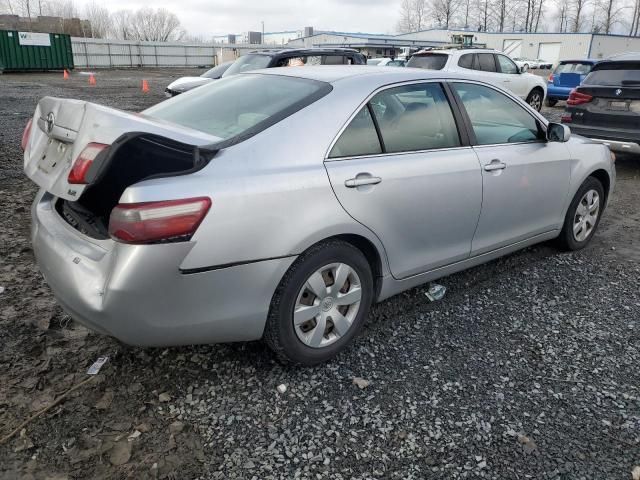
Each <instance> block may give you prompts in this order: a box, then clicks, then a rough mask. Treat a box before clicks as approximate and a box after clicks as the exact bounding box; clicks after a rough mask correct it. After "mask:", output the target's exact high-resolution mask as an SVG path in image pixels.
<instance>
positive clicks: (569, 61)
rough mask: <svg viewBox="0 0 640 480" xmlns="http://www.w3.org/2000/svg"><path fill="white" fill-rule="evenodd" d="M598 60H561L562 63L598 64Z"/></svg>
mask: <svg viewBox="0 0 640 480" xmlns="http://www.w3.org/2000/svg"><path fill="white" fill-rule="evenodd" d="M600 61H601V60H598V59H597V58H572V59H570V60H560V63H598V62H600Z"/></svg>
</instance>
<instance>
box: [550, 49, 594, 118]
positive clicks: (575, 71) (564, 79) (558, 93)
mask: <svg viewBox="0 0 640 480" xmlns="http://www.w3.org/2000/svg"><path fill="white" fill-rule="evenodd" d="M596 63H598V60H595V59H590V58H587V59H583V60H563V61H561V62H560V63H559V64H558V66H557V67H556V68H555V69H554V70H553V73H551V75H549V78H548V79H547V105H548V106H550V107H553V106H554V105H555V104H556V103H558V101H559V100H566V99H567V98H569V94H570V93H571V90H573V89H574V88H576V87H577V86H578V85H580V84H581V83H582V81H583V80H584V79H585V77H586V76H587V74H588V73H589V72H590V71H591V69H592V68H593V66H594V65H595V64H596Z"/></svg>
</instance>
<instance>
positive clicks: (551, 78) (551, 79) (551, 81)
mask: <svg viewBox="0 0 640 480" xmlns="http://www.w3.org/2000/svg"><path fill="white" fill-rule="evenodd" d="M547 82H549V83H553V73H552V74H550V75H549V78H547Z"/></svg>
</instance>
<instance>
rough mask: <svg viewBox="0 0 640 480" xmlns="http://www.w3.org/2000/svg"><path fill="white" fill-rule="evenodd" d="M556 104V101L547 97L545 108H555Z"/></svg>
mask: <svg viewBox="0 0 640 480" xmlns="http://www.w3.org/2000/svg"><path fill="white" fill-rule="evenodd" d="M556 103H558V100H557V99H555V98H549V97H547V107H555V105H556Z"/></svg>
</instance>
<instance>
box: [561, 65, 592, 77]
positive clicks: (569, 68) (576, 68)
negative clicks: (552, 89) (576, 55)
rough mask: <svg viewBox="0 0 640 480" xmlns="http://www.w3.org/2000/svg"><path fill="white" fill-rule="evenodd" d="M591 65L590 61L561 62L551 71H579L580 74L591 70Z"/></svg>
mask: <svg viewBox="0 0 640 480" xmlns="http://www.w3.org/2000/svg"><path fill="white" fill-rule="evenodd" d="M592 68H593V65H592V64H591V63H579V62H571V63H561V64H560V65H558V66H557V67H556V69H555V71H554V72H553V73H555V74H560V73H579V74H580V75H586V74H587V73H589V72H590V71H591V69H592Z"/></svg>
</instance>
